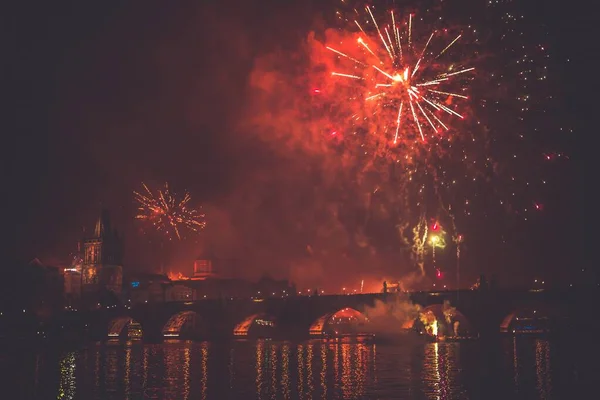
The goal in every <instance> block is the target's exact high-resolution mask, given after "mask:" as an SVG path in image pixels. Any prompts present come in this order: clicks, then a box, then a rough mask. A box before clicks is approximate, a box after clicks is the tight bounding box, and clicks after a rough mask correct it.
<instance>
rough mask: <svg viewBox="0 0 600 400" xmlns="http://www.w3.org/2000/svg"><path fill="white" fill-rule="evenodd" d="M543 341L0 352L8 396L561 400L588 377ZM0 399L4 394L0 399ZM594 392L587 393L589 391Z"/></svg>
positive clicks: (570, 351) (559, 348)
mask: <svg viewBox="0 0 600 400" xmlns="http://www.w3.org/2000/svg"><path fill="white" fill-rule="evenodd" d="M579 348H581V347H580V346H574V345H573V344H572V343H571V344H569V342H554V341H552V340H546V339H542V338H532V337H516V338H515V337H512V336H509V337H505V338H503V339H502V340H495V341H493V342H483V341H468V342H455V343H450V342H448V343H443V342H440V343H423V342H414V343H412V342H411V343H403V344H394V345H384V344H374V343H369V342H356V341H354V342H349V341H346V342H343V341H342V342H331V341H330V342H327V341H320V340H311V341H306V342H277V341H269V340H266V341H265V340H261V341H236V342H222V343H209V342H201V343H198V342H167V343H163V344H142V343H135V342H134V343H127V344H94V345H90V346H89V347H87V348H85V349H81V350H77V351H60V350H54V351H53V350H46V351H42V352H33V351H25V352H20V353H19V354H14V353H13V354H12V355H4V356H0V357H1V358H0V368H1V369H0V377H1V378H2V379H1V380H0V382H2V381H5V383H3V384H2V386H3V387H2V395H0V398H6V399H9V398H10V399H85V400H88V399H89V400H91V399H146V398H148V399H175V400H184V399H217V400H221V399H563V398H579V397H578V396H579V395H580V394H587V395H588V396H587V397H588V398H590V397H589V396H590V395H591V394H592V393H593V392H589V393H588V390H589V388H590V386H589V384H590V380H591V379H598V378H599V377H596V378H593V375H594V373H593V371H591V370H590V369H589V368H590V365H589V362H587V361H586V356H585V354H584V353H582V352H581V351H579V350H577V349H579ZM5 396H6V397H5ZM593 397H594V396H592V398H593Z"/></svg>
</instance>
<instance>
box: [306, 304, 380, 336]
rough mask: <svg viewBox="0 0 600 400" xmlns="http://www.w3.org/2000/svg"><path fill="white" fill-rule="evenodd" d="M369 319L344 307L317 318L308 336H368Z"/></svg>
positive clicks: (354, 310)
mask: <svg viewBox="0 0 600 400" xmlns="http://www.w3.org/2000/svg"><path fill="white" fill-rule="evenodd" d="M368 324H369V319H368V318H367V316H366V315H365V314H363V313H361V312H360V311H358V310H356V309H354V308H351V307H346V308H342V309H341V310H338V311H336V312H332V313H327V314H325V315H322V316H320V317H319V318H317V319H316V320H315V321H314V322H313V323H312V324H311V325H310V328H309V331H308V332H309V334H310V336H324V335H334V336H360V335H364V334H368V333H369V331H368Z"/></svg>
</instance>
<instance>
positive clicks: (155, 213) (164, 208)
mask: <svg viewBox="0 0 600 400" xmlns="http://www.w3.org/2000/svg"><path fill="white" fill-rule="evenodd" d="M142 186H143V188H144V191H143V192H141V193H140V192H137V191H134V192H133V195H134V198H135V201H136V202H137V203H138V205H139V207H138V214H137V215H136V217H135V218H136V219H140V220H144V221H147V222H149V223H150V224H151V225H152V226H153V227H154V229H156V231H158V232H161V233H163V234H165V235H166V237H167V238H168V239H169V240H171V239H173V238H174V237H176V238H177V239H179V240H181V238H182V236H183V232H184V230H189V231H192V232H198V231H200V230H202V229H204V227H205V226H206V222H205V215H204V214H202V213H201V212H200V211H198V210H196V209H194V208H192V207H190V206H188V203H189V202H190V200H191V197H190V195H189V193H187V192H186V193H184V195H183V196H181V197H179V196H178V195H177V194H176V193H174V192H172V191H171V190H170V189H169V184H168V183H165V185H164V188H163V189H162V190H157V191H156V192H154V193H153V192H152V191H151V190H150V189H149V188H148V186H146V184H145V183H142Z"/></svg>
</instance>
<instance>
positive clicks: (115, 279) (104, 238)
mask: <svg viewBox="0 0 600 400" xmlns="http://www.w3.org/2000/svg"><path fill="white" fill-rule="evenodd" d="M122 248H123V246H122V243H121V239H120V238H119V235H118V233H117V230H116V229H112V228H111V225H110V217H109V214H108V211H106V210H103V211H102V213H101V215H100V217H99V218H98V221H97V222H96V227H95V229H94V235H93V236H91V237H87V238H85V239H84V240H83V263H82V267H81V269H82V272H81V274H82V285H81V288H82V291H83V292H84V293H86V292H87V293H89V292H97V291H99V290H101V289H107V290H109V291H111V292H113V293H115V294H117V295H120V294H121V291H122V285H123V266H122Z"/></svg>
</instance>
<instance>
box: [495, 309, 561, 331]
mask: <svg viewBox="0 0 600 400" xmlns="http://www.w3.org/2000/svg"><path fill="white" fill-rule="evenodd" d="M559 319H560V312H558V310H555V309H549V308H547V307H533V308H532V307H528V308H520V309H517V310H514V311H513V312H511V313H510V314H508V315H507V316H506V317H505V318H504V319H503V320H502V323H501V324H500V332H504V333H516V334H523V333H545V332H548V331H549V330H550V329H551V328H552V327H553V326H554V325H555V324H556V323H557V321H558V320H559Z"/></svg>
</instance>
